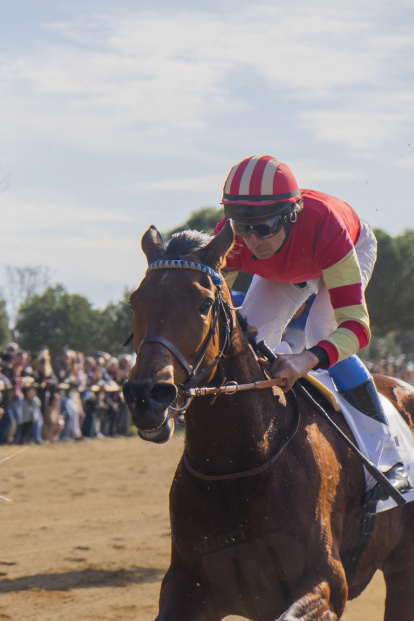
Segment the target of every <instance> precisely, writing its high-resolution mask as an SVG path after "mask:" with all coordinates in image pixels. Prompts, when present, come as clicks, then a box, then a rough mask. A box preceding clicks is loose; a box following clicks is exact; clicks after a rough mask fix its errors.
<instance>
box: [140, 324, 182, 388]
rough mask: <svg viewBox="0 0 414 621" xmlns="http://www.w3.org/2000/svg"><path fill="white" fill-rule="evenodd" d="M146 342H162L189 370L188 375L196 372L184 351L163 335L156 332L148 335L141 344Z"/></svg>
mask: <svg viewBox="0 0 414 621" xmlns="http://www.w3.org/2000/svg"><path fill="white" fill-rule="evenodd" d="M144 343H160V344H161V345H163V346H164V347H166V348H167V349H168V350H169V351H170V352H171V353H172V354H173V355H174V356H175V357H176V358H177V360H178V362H179V363H180V364H181V365H182V366H183V367H184V369H185V370H186V372H187V375H188V377H192V376H193V373H194V370H193V367H192V366H190V365H189V364H188V362H187V360H186V359H185V358H184V356H183V355H182V353H181V352H180V351H179V350H178V349H177V348H176V346H175V345H174V344H173V343H171V342H170V341H168V340H167V339H165V338H164V337H163V336H158V335H156V334H153V335H150V336H146V337H145V338H144V339H142V341H141V346H142V345H143V344H144Z"/></svg>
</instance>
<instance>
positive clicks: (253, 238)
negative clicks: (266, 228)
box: [249, 231, 262, 250]
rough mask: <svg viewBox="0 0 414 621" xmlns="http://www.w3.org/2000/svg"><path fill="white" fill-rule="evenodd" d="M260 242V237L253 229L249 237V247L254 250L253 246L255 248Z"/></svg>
mask: <svg viewBox="0 0 414 621" xmlns="http://www.w3.org/2000/svg"><path fill="white" fill-rule="evenodd" d="M261 242H262V238H261V237H260V236H259V235H257V233H256V232H255V231H252V233H251V234H250V237H249V246H250V247H251V249H252V250H254V249H255V248H257V246H259V245H260V243H261Z"/></svg>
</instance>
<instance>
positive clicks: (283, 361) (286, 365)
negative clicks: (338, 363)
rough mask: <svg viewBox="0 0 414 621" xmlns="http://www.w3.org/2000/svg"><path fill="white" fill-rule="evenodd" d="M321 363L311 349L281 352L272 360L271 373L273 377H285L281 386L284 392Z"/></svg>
mask: <svg viewBox="0 0 414 621" xmlns="http://www.w3.org/2000/svg"><path fill="white" fill-rule="evenodd" d="M318 364H319V360H318V358H317V357H316V356H315V354H314V353H312V352H311V351H308V350H305V351H303V352H301V353H300V354H279V355H278V357H277V359H276V360H275V361H274V362H272V366H271V367H270V375H271V376H272V377H273V378H275V379H276V378H279V377H280V378H283V379H284V384H283V385H282V386H281V388H282V390H283V391H284V392H287V391H288V390H290V389H291V388H292V386H293V384H294V383H295V382H296V380H297V379H299V378H300V377H303V376H304V375H306V373H308V372H309V371H310V370H311V369H313V368H314V367H316V366H317V365H318Z"/></svg>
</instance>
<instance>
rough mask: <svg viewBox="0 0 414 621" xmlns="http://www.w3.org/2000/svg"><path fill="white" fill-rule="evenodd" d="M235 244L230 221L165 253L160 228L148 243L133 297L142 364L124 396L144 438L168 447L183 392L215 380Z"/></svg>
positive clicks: (184, 237) (175, 242)
mask: <svg viewBox="0 0 414 621" xmlns="http://www.w3.org/2000/svg"><path fill="white" fill-rule="evenodd" d="M233 239H234V235H233V230H232V228H231V225H230V223H227V224H226V226H225V227H223V229H222V230H221V231H220V232H219V233H218V234H217V235H216V236H215V237H213V238H210V237H209V236H207V235H204V234H202V233H198V232H195V231H184V232H183V233H180V234H177V235H175V236H174V237H173V238H172V239H171V241H170V242H169V244H168V245H167V247H166V248H165V247H164V243H163V240H162V237H161V235H160V234H159V232H158V231H157V229H156V228H155V227H154V226H151V227H150V228H149V229H148V230H147V231H146V233H145V234H144V235H143V237H142V242H141V245H142V249H143V251H144V253H145V255H146V257H147V260H148V270H147V273H146V275H145V277H144V279H143V281H142V282H141V284H140V286H139V287H138V289H136V290H135V291H134V292H133V293H132V295H131V297H130V304H131V308H132V311H133V313H134V319H133V332H134V348H135V352H136V354H137V358H136V362H135V365H134V367H133V368H132V369H131V372H130V375H129V377H128V381H127V382H126V383H125V384H124V387H123V392H124V396H125V400H126V403H127V405H128V408H129V410H130V412H131V415H132V420H133V423H134V424H135V425H136V426H137V427H138V430H139V435H140V436H141V437H142V438H143V439H145V440H149V441H152V442H157V443H160V442H166V441H167V440H168V439H169V438H170V437H171V435H172V434H173V431H174V418H173V417H171V416H170V412H171V410H170V408H171V407H172V406H173V403H177V402H180V394H179V393H180V387H182V386H189V385H192V386H194V385H196V384H197V383H198V382H199V381H201V379H202V380H203V381H205V382H208V381H210V380H211V379H212V377H213V376H214V373H215V370H216V368H217V364H218V363H219V361H220V359H221V356H222V355H223V353H224V349H225V345H226V344H228V342H227V343H224V341H223V339H227V341H228V340H229V338H228V332H227V333H225V334H224V335H223V330H224V328H223V324H226V325H227V326H228V323H229V319H228V312H230V311H229V310H228V303H229V302H230V293H229V291H228V289H227V287H226V285H225V283H224V281H223V279H222V277H221V275H220V273H219V272H220V268H221V266H222V264H223V260H224V257H225V255H226V253H227V251H228V250H229V248H230V247H231V245H232V243H233ZM226 300H227V302H226Z"/></svg>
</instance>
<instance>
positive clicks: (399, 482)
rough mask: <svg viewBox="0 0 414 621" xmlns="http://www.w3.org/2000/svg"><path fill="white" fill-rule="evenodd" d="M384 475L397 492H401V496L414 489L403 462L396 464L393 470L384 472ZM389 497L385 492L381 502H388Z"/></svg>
mask: <svg viewBox="0 0 414 621" xmlns="http://www.w3.org/2000/svg"><path fill="white" fill-rule="evenodd" d="M384 475H385V476H386V477H387V479H388V481H389V482H390V483H391V485H392V486H393V487H395V489H396V490H398V491H399V492H400V494H406V493H407V492H409V491H410V490H412V489H413V485H412V483H411V481H410V478H409V476H408V472H407V470H406V469H405V466H404V464H403V463H402V461H399V462H398V463H396V464H395V465H394V466H392V468H390V469H389V470H387V472H384ZM388 497H389V495H388V494H387V492H384V493H383V495H382V496H381V497H380V500H386V499H387V498H388Z"/></svg>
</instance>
